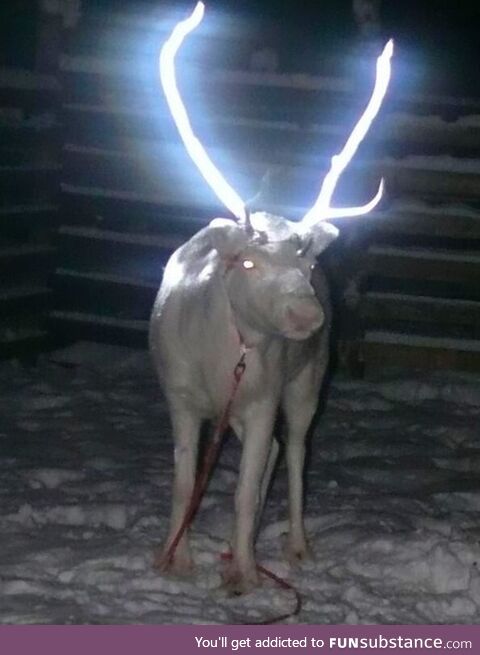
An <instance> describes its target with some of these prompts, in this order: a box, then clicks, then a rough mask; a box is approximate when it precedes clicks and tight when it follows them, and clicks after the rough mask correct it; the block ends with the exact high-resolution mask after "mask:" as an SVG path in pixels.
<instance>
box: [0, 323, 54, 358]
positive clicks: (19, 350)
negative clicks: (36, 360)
mask: <svg viewBox="0 0 480 655" xmlns="http://www.w3.org/2000/svg"><path fill="white" fill-rule="evenodd" d="M52 347H53V343H52V338H51V335H50V334H49V333H48V332H47V331H46V330H38V329H37V330H18V331H17V332H16V333H15V334H14V333H13V332H12V334H11V335H7V338H6V339H3V340H2V339H1V338H0V359H10V358H12V357H19V358H29V359H30V358H31V357H35V356H36V355H38V354H39V353H40V352H42V351H45V350H48V349H50V348H52Z"/></svg>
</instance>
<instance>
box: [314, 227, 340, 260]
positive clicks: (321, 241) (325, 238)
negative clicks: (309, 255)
mask: <svg viewBox="0 0 480 655" xmlns="http://www.w3.org/2000/svg"><path fill="white" fill-rule="evenodd" d="M310 234H311V236H312V238H313V243H312V251H313V252H314V254H315V256H317V255H319V254H320V253H321V252H323V251H324V250H326V249H327V248H328V246H329V245H330V244H331V243H332V241H335V239H336V238H337V237H338V235H339V234H340V232H339V231H338V229H337V228H336V227H335V225H332V224H331V223H327V222H326V221H319V222H318V223H315V224H314V225H312V227H311V228H310Z"/></svg>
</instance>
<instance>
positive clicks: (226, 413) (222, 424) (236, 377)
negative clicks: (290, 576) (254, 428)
mask: <svg viewBox="0 0 480 655" xmlns="http://www.w3.org/2000/svg"><path fill="white" fill-rule="evenodd" d="M245 356H246V350H244V352H243V353H242V356H241V357H240V359H239V360H238V362H237V365H236V366H235V369H234V371H233V384H232V389H231V391H230V396H229V398H228V401H227V404H226V406H225V409H224V410H223V413H222V415H221V417H220V420H219V421H218V423H217V425H216V427H215V431H214V433H213V436H212V439H211V441H210V443H209V444H208V447H207V449H206V451H205V456H204V459H203V463H202V466H201V468H200V472H199V474H198V475H197V478H196V480H195V485H194V487H193V491H192V495H191V497H190V502H189V504H188V508H187V510H186V512H185V515H184V517H183V519H182V522H181V524H180V527H179V528H178V530H177V532H176V534H175V537H174V538H173V540H172V541H171V543H170V545H169V547H168V549H167V552H166V553H165V556H164V557H162V562H164V561H165V560H166V562H167V563H168V564H170V563H171V561H172V559H173V556H174V554H175V551H176V549H177V546H178V544H179V543H180V540H181V538H182V537H183V535H184V534H185V530H186V529H187V528H188V527H189V526H190V524H191V523H192V521H193V519H194V518H195V514H196V513H197V511H198V508H199V507H200V503H201V501H202V498H203V496H204V494H205V491H206V489H207V485H208V479H209V477H210V473H211V471H212V469H213V466H214V464H215V462H216V460H217V456H218V452H219V450H220V446H221V444H222V437H223V435H224V433H225V431H226V429H227V428H228V424H229V421H230V412H231V409H232V405H233V401H234V399H235V396H236V393H237V390H238V387H239V385H240V382H241V380H242V377H243V374H244V373H245V368H246V364H245ZM222 559H232V555H231V554H229V553H226V554H224V555H222ZM257 570H258V571H259V572H260V573H262V574H263V575H265V576H266V577H268V578H270V579H271V580H273V581H274V582H276V583H277V584H278V585H279V586H280V587H282V589H285V590H287V591H291V592H293V593H294V594H295V607H294V609H293V611H291V612H287V613H285V614H282V615H279V616H275V617H273V618H271V619H267V620H265V621H259V622H257V623H253V624H252V625H270V624H272V623H278V622H279V621H284V620H286V619H289V618H290V617H292V616H297V615H298V614H299V613H300V610H301V608H302V598H301V596H300V594H299V592H298V591H297V590H296V589H295V587H293V586H292V585H291V584H290V583H288V582H287V581H286V580H284V579H283V578H280V577H279V576H278V575H276V574H275V573H273V572H272V571H270V570H269V569H266V568H265V567H264V566H261V565H260V564H257Z"/></svg>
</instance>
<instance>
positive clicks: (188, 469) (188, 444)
mask: <svg viewBox="0 0 480 655" xmlns="http://www.w3.org/2000/svg"><path fill="white" fill-rule="evenodd" d="M171 405H172V406H171V420H172V428H173V437H174V442H175V455H174V457H175V462H174V481H173V495H172V511H171V517H170V529H169V533H168V537H167V540H166V543H165V546H164V547H163V549H162V550H161V551H160V552H159V553H158V554H157V555H156V557H155V561H154V567H155V568H157V569H159V570H160V571H172V572H173V573H177V574H181V575H185V574H188V573H190V572H191V571H192V569H193V560H192V556H191V554H190V547H189V543H188V534H187V530H186V531H185V533H184V535H183V537H182V538H181V540H180V541H179V543H178V546H177V548H176V550H175V553H174V554H173V558H172V559H171V560H169V559H168V558H167V557H166V553H167V550H168V547H169V545H170V544H171V542H172V541H173V539H174V538H175V536H176V534H177V531H178V529H179V527H180V525H181V523H182V520H183V518H184V516H185V512H186V511H187V508H188V506H189V503H190V498H191V495H192V491H193V487H194V484H195V476H196V471H197V454H198V439H199V435H200V424H201V419H200V418H199V417H198V416H197V415H196V414H195V413H194V412H192V410H191V409H186V408H185V407H183V406H178V404H175V403H172V404H171Z"/></svg>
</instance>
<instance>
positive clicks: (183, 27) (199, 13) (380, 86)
mask: <svg viewBox="0 0 480 655" xmlns="http://www.w3.org/2000/svg"><path fill="white" fill-rule="evenodd" d="M204 11H205V6H204V4H203V2H197V4H196V6H195V9H194V10H193V12H192V14H191V15H190V16H189V17H188V18H187V19H185V20H183V21H181V22H179V23H177V25H176V26H175V28H174V30H173V32H172V34H171V35H170V37H169V38H168V39H167V41H166V42H165V44H164V46H163V48H162V51H161V54H160V78H161V81H162V86H163V90H164V92H165V96H166V99H167V103H168V106H169V108H170V111H171V113H172V116H173V120H174V121H175V125H176V126H177V129H178V132H179V134H180V137H181V139H182V141H183V143H184V145H185V148H186V150H187V152H188V154H189V155H190V157H191V158H192V160H193V161H194V162H195V164H196V165H197V167H198V169H199V171H200V173H201V174H202V175H203V177H204V178H205V180H206V182H207V183H208V185H209V186H210V187H211V189H212V190H213V191H214V192H215V194H216V195H217V197H218V198H219V200H221V202H222V203H223V204H224V205H225V206H226V207H227V209H229V211H230V212H231V213H232V214H233V215H234V216H236V217H237V218H238V219H239V221H241V222H242V223H243V224H244V225H245V227H246V229H247V230H251V229H252V228H251V224H250V217H249V211H248V210H247V209H246V207H245V203H244V201H243V200H242V199H241V198H240V196H239V195H238V193H237V192H236V191H235V190H234V189H233V188H232V187H231V186H230V185H229V183H228V182H227V181H226V180H225V178H224V177H223V175H222V174H221V173H220V171H219V170H218V168H217V167H216V166H215V164H214V163H213V162H212V160H211V159H210V157H209V156H208V154H207V152H206V150H205V148H204V147H203V145H202V144H201V143H200V141H199V140H198V138H197V137H196V135H195V133H194V132H193V129H192V126H191V124H190V119H189V117H188V113H187V110H186V109H185V105H184V104H183V101H182V98H181V97H180V93H179V92H178V87H177V81H176V76H175V55H176V54H177V52H178V50H179V48H180V46H181V45H182V43H183V40H184V39H185V37H186V36H187V35H188V34H190V32H192V31H193V30H194V29H195V28H196V27H197V26H198V25H199V24H200V22H201V20H202V18H203V15H204ZM392 54H393V40H390V41H388V43H387V44H386V45H385V48H384V49H383V52H382V54H381V55H380V57H378V59H377V75H376V80H375V86H374V89H373V93H372V95H371V97H370V100H369V102H368V105H367V107H366V109H365V111H364V112H363V114H362V116H361V117H360V119H359V121H358V123H357V124H356V125H355V127H354V129H353V130H352V132H351V134H350V136H349V137H348V139H347V142H346V143H345V146H344V147H343V150H342V151H341V152H340V153H339V154H338V155H335V156H334V157H332V161H331V167H330V170H329V172H328V173H327V175H326V176H325V179H324V181H323V183H322V187H321V189H320V193H319V195H318V198H317V200H316V202H315V204H314V205H313V207H312V208H311V209H310V210H309V211H308V212H307V213H306V214H305V216H304V217H303V219H302V221H301V223H300V225H301V226H302V228H308V227H310V226H311V225H312V224H314V223H316V222H318V221H324V220H327V219H329V218H341V217H349V216H360V215H361V214H366V213H368V212H369V211H371V210H372V209H373V208H374V207H375V206H376V205H377V204H378V202H379V201H380V199H381V197H382V195H383V188H384V183H383V178H382V180H381V181H380V185H379V187H378V191H377V193H376V194H375V196H374V197H373V198H372V200H370V202H368V203H367V204H366V205H362V206H359V207H344V208H333V207H330V202H331V199H332V196H333V193H334V191H335V187H336V185H337V182H338V180H339V178H340V175H341V174H342V173H343V171H344V170H345V168H346V167H347V166H348V164H349V163H350V161H351V159H352V157H353V156H354V155H355V153H356V151H357V148H358V146H359V145H360V143H361V142H362V141H363V139H364V137H365V135H366V134H367V132H368V129H369V127H370V125H371V124H372V121H373V119H374V118H375V116H376V115H377V114H378V111H379V109H380V107H381V104H382V101H383V98H384V96H385V93H386V91H387V87H388V83H389V81H390V75H391V63H390V62H391V57H392Z"/></svg>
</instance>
